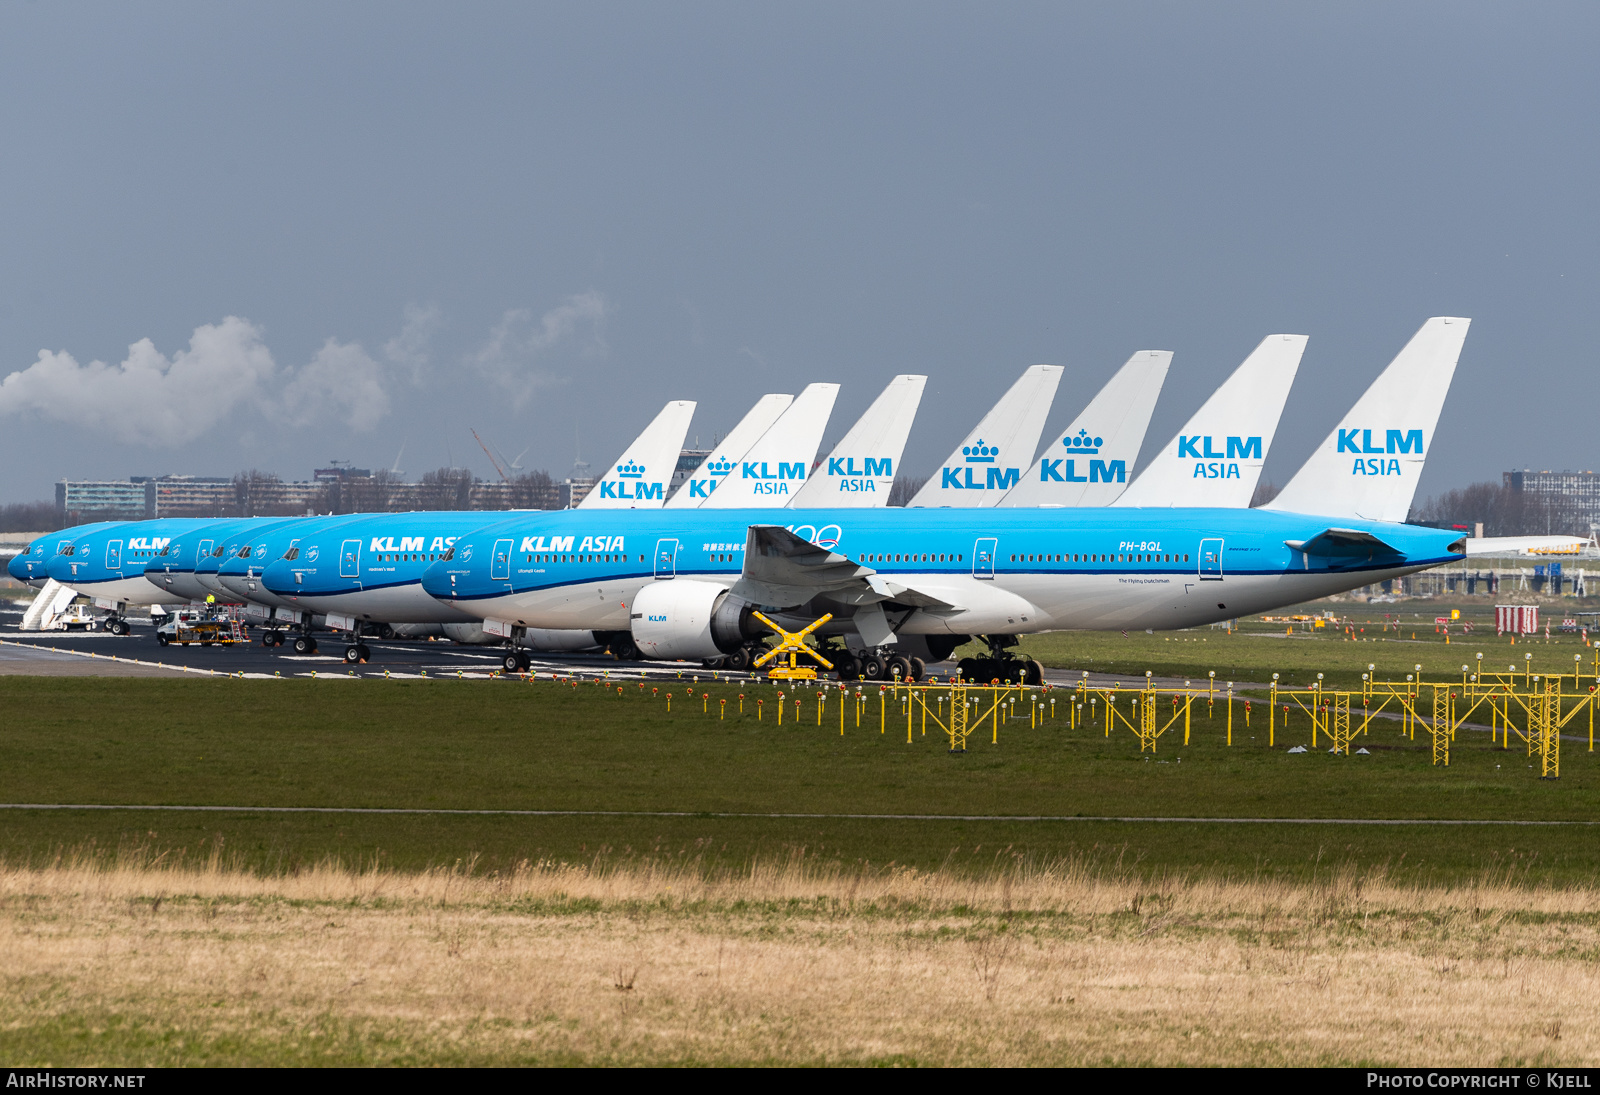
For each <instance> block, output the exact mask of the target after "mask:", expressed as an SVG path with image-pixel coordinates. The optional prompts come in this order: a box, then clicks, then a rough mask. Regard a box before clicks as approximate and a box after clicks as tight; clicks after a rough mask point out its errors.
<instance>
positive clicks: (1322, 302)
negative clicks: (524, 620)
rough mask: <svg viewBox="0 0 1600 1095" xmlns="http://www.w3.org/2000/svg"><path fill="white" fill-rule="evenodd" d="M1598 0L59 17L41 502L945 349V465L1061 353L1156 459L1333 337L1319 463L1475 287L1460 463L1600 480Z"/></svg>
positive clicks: (38, 338) (782, 382)
mask: <svg viewBox="0 0 1600 1095" xmlns="http://www.w3.org/2000/svg"><path fill="white" fill-rule="evenodd" d="M1597 31H1600V7H1597V6H1596V5H1593V4H1542V5H1541V4H1493V5H1489V4H1472V3H1440V4H1426V3H1416V4H1396V3H1381V4H1361V3H1339V4H1331V3H1329V4H1319V5H1309V4H1287V3H1277V4H1194V3H1166V4H1138V3H1129V2H1117V3H1105V4H1079V5H1068V4H1060V3H1052V4H1041V5H1023V4H1009V5H996V4H993V3H987V4H968V5H951V4H935V3H926V2H919V3H907V4H870V3H867V4H864V3H860V2H851V3H844V4H826V3H815V2H808V3H804V4H790V5H778V4H751V3H729V4H694V3H674V4H604V3H594V2H586V3H582V4H561V5H536V4H529V3H517V4H508V5H495V4H470V3H469V4H450V5H443V4H430V5H412V4H403V3H394V2H390V3H384V4H381V5H378V4H373V5H359V4H335V5H330V4H327V3H316V4H307V5H295V4H290V3H283V2H275V3H272V4H266V5H249V4H243V3H230V4H211V3H207V4H195V5H171V4H153V3H143V4H138V5H128V4H75V5H74V4H64V3H62V4H55V3H52V4H30V5H21V4H11V5H6V6H4V7H3V8H0V96H3V109H0V159H3V163H4V171H3V172H0V226H3V227H0V231H3V233H4V235H3V240H4V245H3V249H0V254H3V256H4V262H3V263H0V376H4V377H5V380H4V382H3V384H0V460H3V466H4V468H5V475H4V476H3V477H0V501H8V502H10V501H28V500H32V499H36V498H48V497H51V491H52V483H53V482H54V481H55V480H56V479H59V478H63V477H72V478H121V477H126V476H128V475H130V474H158V473H162V472H180V473H191V474H213V475H231V474H233V473H234V472H235V471H238V470H240V469H243V468H247V467H257V468H261V469H263V470H267V471H273V472H276V473H278V474H280V475H282V476H284V477H285V478H296V479H301V478H306V477H308V476H309V474H310V472H311V469H312V468H313V467H316V466H322V465H324V464H325V463H326V462H327V461H328V460H330V459H344V460H351V461H355V462H356V463H358V464H360V465H364V466H371V467H387V466H390V465H391V464H393V463H394V462H395V460H396V456H397V454H398V453H399V451H400V449H401V446H402V445H403V446H404V454H403V456H402V457H401V459H400V465H401V467H402V468H403V470H405V471H406V472H408V473H409V474H410V475H411V476H412V477H413V478H414V477H416V476H417V475H418V474H420V473H421V472H423V471H425V470H428V469H430V468H435V467H438V466H440V465H443V464H446V463H451V462H453V463H455V464H458V465H460V464H465V465H468V466H470V467H472V468H473V469H474V470H475V471H476V472H477V473H478V474H479V475H483V476H492V475H493V471H492V469H491V468H490V466H489V463H488V461H487V459H486V458H485V457H484V456H483V453H482V452H481V451H480V450H479V449H478V447H477V444H476V443H475V442H474V441H473V438H472V435H471V433H470V432H469V429H470V428H473V427H475V428H476V429H477V430H478V431H479V432H480V433H481V434H483V435H484V436H485V437H486V438H487V439H489V440H490V441H491V442H492V443H494V444H495V445H497V446H498V447H499V448H500V449H502V450H503V451H504V452H505V453H506V454H507V455H508V456H510V457H515V456H516V455H517V454H518V453H520V452H522V451H523V450H526V453H525V455H523V456H522V459H521V463H522V465H523V466H524V467H529V468H534V467H544V468H548V469H549V470H550V471H551V472H553V473H555V474H557V475H558V476H560V475H564V474H566V473H567V472H568V471H569V469H570V466H571V463H572V460H573V456H574V450H575V448H581V451H582V454H583V456H584V457H585V458H588V459H590V460H592V461H593V462H594V463H595V464H596V465H604V464H608V463H609V462H610V461H611V459H613V458H614V456H615V455H616V454H617V452H618V451H620V448H621V446H622V445H624V444H625V443H626V442H627V441H628V440H630V439H631V438H632V437H633V436H634V435H635V434H636V433H637V432H638V430H639V429H641V428H642V427H643V425H644V424H645V423H646V422H647V421H648V420H649V419H650V417H651V416H652V415H654V413H655V412H656V411H657V410H658V409H659V407H660V405H661V404H662V403H663V402H665V401H666V400H668V399H694V400H698V401H699V404H700V405H699V410H698V412H697V414H696V417H695V424H694V426H693V427H692V429H691V440H692V439H693V437H694V436H695V435H698V436H699V437H700V439H701V440H702V441H704V442H706V443H708V444H709V443H710V441H711V439H712V437H713V436H715V435H717V434H720V433H722V432H725V431H726V430H728V429H729V428H730V427H731V426H732V425H733V423H734V422H735V421H736V420H737V419H738V418H739V416H740V415H742V414H743V412H744V411H745V410H746V409H747V408H748V407H749V406H750V404H752V403H753V402H754V401H755V400H756V399H757V398H758V397H759V396H760V395H761V394H762V393H764V392H769V391H791V392H792V391H798V390H799V388H800V387H801V386H802V385H803V384H805V383H807V382H809V381H813V380H832V381H839V382H841V383H842V384H843V385H844V388H843V391H842V393H841V395H840V399H839V403H838V406H837V409H836V411H835V415H834V419H833V421H832V423H831V424H830V428H829V431H828V438H829V440H830V441H831V440H833V439H836V438H837V437H839V436H840V435H841V434H842V433H843V432H844V430H845V429H846V428H847V427H848V426H849V424H850V422H852V421H853V420H854V418H855V416H856V415H857V414H858V413H859V412H860V411H861V410H863V409H864V408H865V407H866V405H867V404H868V403H869V402H870V401H871V399H872V398H873V397H874V396H875V395H876V394H877V392H878V390H879V389H880V388H881V387H882V385H883V384H884V383H885V382H887V380H888V379H889V378H890V377H891V376H893V375H894V374H896V373H901V372H920V373H926V374H928V375H929V377H930V381H929V384H928V389H927V395H926V397H925V399H924V401H923V405H922V412H921V414H920V416H919V418H918V421H917V425H916V428H915V430H914V431H913V434H912V440H911V444H910V446H909V448H908V450H907V453H906V461H905V465H906V469H907V470H908V471H910V472H912V473H916V474H923V475H926V474H929V473H930V472H931V471H932V470H933V469H934V468H935V467H936V464H937V461H939V460H940V459H941V458H942V457H943V456H944V455H945V453H947V452H948V451H949V449H950V448H951V447H952V446H953V445H954V444H955V443H956V442H957V441H959V440H960V438H961V436H962V435H963V434H964V433H965V432H966V430H967V429H969V428H970V427H971V425H972V424H973V423H974V422H975V421H976V419H977V418H978V416H979V415H980V414H981V413H982V411H983V410H984V409H986V408H987V407H988V405H989V404H990V403H992V402H993V399H994V398H995V397H997V396H998V395H999V393H1000V392H1001V391H1003V390H1004V388H1005V387H1006V386H1007V385H1009V384H1010V382H1011V381H1012V380H1013V379H1014V378H1015V377H1016V375H1017V374H1018V373H1019V372H1020V371H1021V370H1022V369H1023V368H1024V367H1026V366H1028V365H1030V364H1034V363H1038V362H1050V363H1055V364H1060V365H1063V366H1065V367H1066V370H1067V371H1066V377H1065V380H1064V381H1063V384H1062V386H1061V391H1060V394H1059V395H1058V397H1057V400H1056V404H1055V409H1054V412H1053V414H1052V417H1051V426H1052V428H1054V427H1055V426H1056V425H1057V424H1060V425H1061V426H1064V425H1065V423H1066V422H1067V421H1069V420H1070V419H1071V417H1072V416H1073V415H1074V414H1075V413H1076V412H1077V411H1078V410H1079V409H1080V408H1081V406H1082V405H1083V403H1084V402H1086V401H1087V400H1088V398H1089V397H1090V396H1091V395H1092V394H1093V393H1094V391H1095V390H1096V389H1097V388H1098V387H1099V386H1100V384H1101V383H1102V382H1103V381H1104V380H1105V379H1107V378H1108V377H1109V375H1110V374H1111V372H1112V371H1113V370H1114V369H1115V368H1116V367H1117V366H1119V365H1120V364H1121V363H1122V362H1123V361H1124V360H1125V359H1126V358H1127V356H1128V355H1129V354H1130V353H1132V352H1133V351H1134V350H1138V349H1170V350H1173V351H1175V353H1176V356H1175V358H1174V360H1173V365H1172V372H1171V377H1170V379H1169V381H1168V384H1167V387H1166V390H1165V392H1164V393H1163V395H1162V397H1161V401H1160V403H1159V404H1158V406H1157V409H1156V414H1155V420H1154V422H1153V423H1152V425H1151V430H1150V435H1149V438H1148V439H1147V442H1146V448H1145V453H1146V457H1147V458H1148V456H1149V454H1150V452H1151V451H1152V449H1153V448H1154V447H1155V446H1157V445H1160V444H1161V443H1162V442H1164V441H1165V440H1166V439H1167V438H1168V437H1170V435H1171V434H1172V433H1173V432H1174V431H1175V430H1176V429H1177V427H1178V426H1179V425H1180V424H1181V423H1182V421H1183V420H1184V419H1185V418H1187V417H1188V415H1189V414H1190V413H1191V412H1192V411H1193V410H1194V409H1195V408H1196V407H1197V406H1198V405H1199V403H1200V402H1201V401H1202V400H1203V399H1204V398H1205V396H1206V395H1208V394H1209V393H1210V392H1211V391H1212V390H1213V389H1214V387H1215V386H1216V385H1217V384H1218V383H1219V382H1220V381H1221V380H1222V379H1223V378H1224V377H1225V376H1226V375H1227V374H1228V372H1229V371H1231V370H1232V369H1233V368H1234V367H1235V366H1236V365H1237V364H1238V363H1239V362H1240V361H1241V360H1242V359H1243V357H1244V356H1245V354H1247V353H1248V352H1249V351H1250V349H1251V348H1253V347H1254V346H1255V344H1256V343H1257V342H1259V341H1260V339H1261V338H1262V337H1263V336H1264V335H1266V334H1268V333H1272V332H1294V333H1304V334H1307V335H1310V336H1311V341H1310V346H1309V348H1308V350H1307V353H1306V356H1305V359H1304V363H1303V365H1302V367H1301V370H1300V376H1299V380H1298V381H1297V383H1296V386H1295V390H1294V393H1293V395H1292V396H1291V398H1290V402H1289V408H1288V411H1287V413H1286V415H1285V418H1284V424H1283V426H1282V428H1281V429H1280V430H1279V433H1278V438H1277V443H1276V444H1275V446H1274V447H1273V449H1272V456H1271V459H1270V460H1269V463H1268V470H1267V477H1268V478H1269V479H1274V480H1276V481H1277V482H1278V483H1279V484H1281V483H1283V482H1284V481H1285V480H1286V479H1287V478H1288V476H1289V475H1290V474H1291V473H1292V472H1293V470H1294V469H1295V468H1296V467H1297V466H1298V465H1299V463H1300V461H1301V459H1303V458H1304V457H1305V455H1306V454H1307V453H1308V452H1309V451H1310V449H1311V448H1312V446H1313V445H1315V444H1316V443H1317V442H1318V441H1320V440H1321V438H1322V437H1323V436H1324V435H1325V434H1326V433H1327V431H1328V430H1329V429H1330V428H1331V426H1332V424H1333V422H1334V421H1335V419H1336V418H1337V417H1338V416H1339V415H1340V414H1341V413H1342V412H1343V411H1344V410H1345V409H1346V408H1347V407H1348V406H1349V405H1350V403H1351V402H1353V401H1354V399H1355V398H1356V397H1357V396H1358V395H1359V394H1360V392H1361V391H1362V389H1363V388H1364V387H1365V386H1366V385H1367V383H1368V382H1369V381H1370V380H1371V379H1372V378H1373V376H1375V375H1376V374H1377V372H1378V371H1379V369H1381V368H1382V367H1383V366H1384V365H1385V364H1386V363H1387V362H1388V361H1389V359H1390V358H1391V357H1392V356H1393V355H1394V353H1395V352H1396V351H1397V350H1398V349H1399V348H1400V347H1401V346H1402V345H1403V344H1404V342H1405V341H1406V339H1407V338H1409V337H1410V335H1411V334H1412V333H1413V332H1414V331H1415V329H1416V328H1417V327H1418V326H1419V325H1420V324H1421V322H1422V321H1423V320H1424V319H1425V318H1426V317H1428V316H1431V315H1441V314H1443V315H1463V316H1470V317H1472V318H1473V327H1472V333H1471V336H1470V337H1469V339H1468V341H1467V345H1466V351H1465V353H1464V355H1463V357H1462V363H1461V368H1460V370H1459V371H1458V372H1457V374H1456V382H1455V386H1454V390H1453V392H1452V394H1451V397H1450V399H1449V400H1448V401H1447V403H1446V404H1445V410H1444V417H1443V419H1442V421H1441V423H1440V427H1441V430H1440V436H1439V439H1438V440H1437V442H1436V445H1435V447H1434V450H1433V453H1432V456H1431V458H1430V460H1429V463H1428V468H1427V472H1426V474H1425V477H1424V480H1423V484H1422V493H1423V494H1430V493H1436V492H1438V491H1440V490H1443V489H1447V488H1450V487H1454V486H1459V485H1462V484H1465V483H1467V482H1471V481H1474V480H1478V479H1484V478H1495V479H1498V477H1499V474H1500V472H1501V471H1503V470H1505V469H1507V468H1512V467H1517V468H1520V467H1524V466H1530V467H1534V468H1590V467H1595V466H1597V465H1600V460H1597V459H1596V458H1595V457H1594V456H1593V455H1591V454H1592V452H1593V449H1594V443H1595V436H1594V435H1595V428H1594V424H1595V418H1596V415H1595V398H1596V395H1597V394H1600V379H1597V375H1596V369H1595V364H1594V356H1595V354H1594V339H1595V336H1594V333H1593V332H1590V333H1589V334H1587V335H1586V334H1584V332H1585V331H1586V330H1588V326H1587V325H1588V324H1590V323H1592V322H1593V321H1594V316H1595V302H1596V289H1597V270H1596V219H1597V205H1600V186H1597V176H1600V171H1597V168H1600V156H1597V147H1596V145H1597V132H1600V127H1597V126H1596V124H1595V114H1596V109H1597V106H1600V101H1597V94H1596V92H1597V90H1600V86H1597V85H1600V66H1597V65H1596V64H1595V61H1594V58H1595V55H1596V48H1597V45H1600V41H1597Z"/></svg>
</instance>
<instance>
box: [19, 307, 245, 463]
mask: <svg viewBox="0 0 1600 1095" xmlns="http://www.w3.org/2000/svg"><path fill="white" fill-rule="evenodd" d="M276 371H277V365H276V364H275V363H274V362H273V360H272V354H271V353H270V352H269V351H268V350H267V347H266V346H265V345H264V344H263V343H262V341H261V331H260V329H259V328H257V327H256V326H255V325H254V324H252V323H250V322H249V321H248V320H244V319H240V318H239V317H238V316H229V317H228V318H227V319H225V320H223V321H222V322H221V323H216V324H207V325H205V326H203V327H196V328H195V332H194V337H192V338H191V339H190V340H189V348H188V349H187V350H181V351H179V352H178V353H176V354H174V355H173V356H172V358H170V359H168V358H167V357H165V356H164V355H162V354H161V353H160V352H158V351H157V350H156V348H155V344H154V343H152V342H151V341H150V340H149V339H148V338H144V339H140V340H139V341H138V342H135V343H134V344H133V345H132V346H129V347H128V356H127V358H126V359H124V360H123V361H122V362H121V364H118V365H108V364H106V363H105V362H104V361H91V362H89V363H88V364H87V365H80V364H79V363H78V361H77V359H75V358H74V357H73V356H72V355H71V354H69V353H67V352H66V351H64V350H63V351H57V352H52V351H49V350H40V351H39V360H38V361H36V362H34V363H33V364H32V365H30V366H28V367H27V368H26V369H23V370H22V371H21V372H15V373H12V374H11V375H9V376H7V377H6V378H5V379H4V380H0V414H4V415H18V414H33V415H40V416H43V417H45V418H50V419H54V420H56V421H58V422H68V423H72V424H74V425H77V426H81V427H83V428H84V429H89V430H96V431H99V432H102V433H105V434H108V435H110V436H112V437H114V438H116V439H118V440H121V441H128V442H132V443H135V444H142V445H151V446H157V447H176V446H178V445H184V444H187V443H188V442H190V441H194V440H195V439H197V438H199V437H200V436H201V435H203V434H204V433H206V431H208V430H210V429H211V428H212V427H213V426H215V425H216V424H217V423H218V422H219V421H221V420H222V419H224V418H226V417H227V416H228V415H230V414H232V413H233V411H234V410H235V409H236V408H238V407H239V406H240V405H242V404H252V403H254V402H256V401H257V400H259V399H260V397H261V393H262V390H263V389H264V387H265V386H266V385H268V384H269V383H270V382H271V380H272V379H273V377H274V374H275V373H276Z"/></svg>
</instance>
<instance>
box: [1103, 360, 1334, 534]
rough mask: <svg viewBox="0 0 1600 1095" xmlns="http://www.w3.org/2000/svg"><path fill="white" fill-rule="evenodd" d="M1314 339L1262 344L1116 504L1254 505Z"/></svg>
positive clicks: (1227, 506) (1240, 506)
mask: <svg viewBox="0 0 1600 1095" xmlns="http://www.w3.org/2000/svg"><path fill="white" fill-rule="evenodd" d="M1306 341H1307V339H1306V336H1305V335H1268V336H1267V337H1266V338H1264V339H1262V340H1261V345H1259V346H1257V347H1256V348H1255V350H1254V351H1252V352H1251V354H1250V356H1249V357H1247V358H1245V359H1244V364H1242V365H1240V366H1239V367H1238V368H1237V369H1235V370H1234V372H1233V375H1232V376H1230V377H1229V378H1228V379H1227V380H1226V381H1225V382H1224V383H1223V385H1222V387H1220V388H1218V389H1217V390H1216V391H1215V392H1214V393H1212V396H1211V398H1210V399H1208V400H1206V401H1205V403H1204V404H1203V405H1202V406H1201V407H1200V409H1199V410H1198V411H1196V412H1195V413H1194V417H1192V418H1190V419H1189V421H1188V422H1187V423H1185V425H1184V427H1183V429H1182V430H1180V431H1178V436H1176V437H1174V438H1173V439H1172V440H1171V441H1169V442H1168V443H1167V444H1166V446H1165V447H1164V448H1163V449H1162V450H1161V451H1160V452H1158V453H1157V454H1156V456H1155V459H1154V460H1152V461H1150V463H1149V465H1148V466H1147V467H1146V468H1145V469H1144V470H1143V471H1142V472H1140V473H1139V478H1137V479H1135V480H1134V481H1133V482H1132V483H1131V484H1130V485H1129V486H1128V489H1127V490H1126V491H1125V492H1124V493H1123V495H1122V497H1120V498H1118V499H1117V500H1116V501H1115V502H1113V503H1112V504H1113V505H1116V506H1204V507H1212V508H1217V509H1244V508H1246V507H1248V506H1249V505H1250V496H1251V495H1253V494H1254V493H1255V489H1256V483H1257V482H1259V481H1260V479H1261V467H1262V465H1263V464H1265V463H1266V459H1267V452H1268V450H1269V449H1271V447H1272V437H1273V435H1274V434H1275V433H1277V431H1278V420H1279V419H1280V418H1281V417H1283V405H1284V403H1285V402H1286V401H1287V400H1288V398H1289V387H1290V385H1292V384H1293V383H1294V375H1295V373H1296V372H1297V371H1299V368H1300V358H1301V356H1302V355H1304V353H1305V351H1306Z"/></svg>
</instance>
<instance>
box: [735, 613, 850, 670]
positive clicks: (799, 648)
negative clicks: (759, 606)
mask: <svg viewBox="0 0 1600 1095" xmlns="http://www.w3.org/2000/svg"><path fill="white" fill-rule="evenodd" d="M751 615H753V616H754V617H755V618H756V619H758V620H760V621H761V622H762V623H764V624H766V625H767V626H768V627H770V628H772V630H774V631H776V632H777V633H778V638H779V639H780V640H781V641H780V642H779V643H778V645H777V646H775V647H773V648H772V649H771V650H769V651H767V652H766V653H765V654H763V655H761V657H759V658H757V659H756V660H755V661H754V662H752V663H751V668H752V669H760V668H761V667H762V666H764V665H766V664H767V663H768V662H770V661H771V660H772V659H774V658H776V657H777V656H778V655H780V654H787V655H789V664H788V665H780V666H778V667H777V668H775V669H769V670H768V671H767V678H768V679H769V680H785V681H814V680H816V679H817V671H816V670H815V669H813V668H812V667H811V666H809V665H800V664H799V663H798V662H797V661H796V659H797V658H798V657H799V656H800V655H801V654H804V655H805V656H806V657H808V658H814V659H815V660H817V661H819V662H821V663H822V667H823V668H824V669H832V668H833V663H832V662H830V661H829V660H828V659H827V658H824V657H823V656H822V655H821V654H818V653H817V652H816V651H815V650H813V649H811V648H810V647H809V646H807V645H806V636H807V635H809V634H811V633H812V632H813V631H815V630H816V629H817V628H819V627H821V626H822V625H823V624H825V623H827V622H828V621H829V620H831V619H833V613H831V612H830V613H828V614H827V615H826V616H824V617H822V619H820V620H816V621H814V622H813V623H811V624H808V625H807V626H805V627H803V628H801V629H800V630H799V631H785V630H784V629H783V628H781V627H779V626H778V625H777V624H775V623H773V622H772V621H771V620H770V619H768V618H767V617H766V616H764V615H762V614H761V613H760V612H753V613H751Z"/></svg>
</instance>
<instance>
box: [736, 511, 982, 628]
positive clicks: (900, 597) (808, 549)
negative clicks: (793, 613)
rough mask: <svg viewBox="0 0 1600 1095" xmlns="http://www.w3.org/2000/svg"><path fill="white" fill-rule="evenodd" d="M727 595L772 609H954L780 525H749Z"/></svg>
mask: <svg viewBox="0 0 1600 1095" xmlns="http://www.w3.org/2000/svg"><path fill="white" fill-rule="evenodd" d="M732 592H733V594H734V595H735V596H738V597H742V598H744V599H745V600H747V601H751V602H753V603H755V604H759V605H770V606H772V607H774V608H792V607H794V606H796V605H802V604H805V603H806V602H808V601H811V600H813V599H816V598H819V597H821V598H824V599H826V600H831V601H836V602H838V603H840V604H846V605H870V604H878V603H881V602H884V601H893V602H895V603H896V604H902V605H908V606H915V607H918V608H931V609H939V608H954V607H956V606H954V605H952V604H951V603H950V602H948V601H945V600H942V599H941V598H939V597H936V596H933V595H932V594H928V593H922V592H919V591H918V590H917V589H915V588H914V587H912V586H908V585H906V584H904V583H903V582H900V581H898V580H896V579H894V578H890V577H887V576H885V575H882V574H879V573H878V572H877V571H875V570H873V569H872V568H871V567H865V566H862V565H861V564H860V563H857V562H853V561H852V560H850V559H848V558H846V557H845V556H843V555H840V554H838V553H837V552H833V551H829V550H828V549H827V548H825V547H822V546H820V545H818V544H813V543H810V542H809V541H807V540H802V539H801V538H800V537H798V536H796V535H795V534H794V533H792V532H790V531H789V530H788V529H786V528H784V527H782V526H781V525H751V526H750V527H749V529H748V530H747V531H746V533H745V552H744V571H743V573H742V574H740V576H739V580H738V581H737V582H735V583H734V585H733V590H732Z"/></svg>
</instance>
